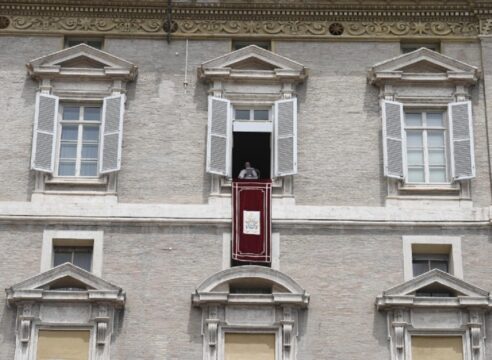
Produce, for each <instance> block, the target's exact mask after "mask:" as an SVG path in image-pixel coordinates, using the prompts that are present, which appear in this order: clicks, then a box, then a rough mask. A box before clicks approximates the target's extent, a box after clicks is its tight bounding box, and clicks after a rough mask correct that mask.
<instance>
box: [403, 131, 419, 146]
mask: <svg viewBox="0 0 492 360" xmlns="http://www.w3.org/2000/svg"><path fill="white" fill-rule="evenodd" d="M422 144H423V142H422V131H420V130H407V146H408V147H409V148H410V147H414V148H421V147H422Z"/></svg>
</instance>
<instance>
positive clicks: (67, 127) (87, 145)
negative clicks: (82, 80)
mask: <svg viewBox="0 0 492 360" xmlns="http://www.w3.org/2000/svg"><path fill="white" fill-rule="evenodd" d="M100 123H101V107H100V106H75V105H70V104H68V105H64V106H63V109H62V119H61V136H60V148H59V156H58V176H97V161H98V157H99V137H100V134H99V127H100Z"/></svg>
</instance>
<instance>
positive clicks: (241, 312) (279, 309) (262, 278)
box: [192, 266, 309, 360]
mask: <svg viewBox="0 0 492 360" xmlns="http://www.w3.org/2000/svg"><path fill="white" fill-rule="evenodd" d="M192 302H193V305H194V306H197V307H200V308H201V309H202V314H203V316H202V324H201V326H202V329H203V330H202V334H203V359H204V360H227V359H265V360H295V359H297V336H298V333H299V327H300V326H302V325H301V321H300V316H302V313H303V312H304V311H305V308H306V307H307V306H308V303H309V295H308V294H307V293H306V292H305V290H303V289H302V288H301V287H300V286H299V285H298V284H297V283H296V282H295V281H294V280H292V279H291V278H290V277H288V276H287V275H285V274H283V273H281V272H278V271H275V270H272V269H269V268H265V267H261V266H241V267H236V268H231V269H228V270H224V271H221V272H219V273H217V274H214V275H212V276H211V277H209V278H208V279H206V280H205V281H204V282H203V283H202V284H200V285H199V286H198V287H197V289H196V291H195V293H194V294H193V295H192ZM197 325H198V324H197Z"/></svg>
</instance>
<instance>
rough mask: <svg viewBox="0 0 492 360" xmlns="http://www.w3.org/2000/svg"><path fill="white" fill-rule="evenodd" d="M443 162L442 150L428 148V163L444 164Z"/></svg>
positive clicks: (444, 160)
mask: <svg viewBox="0 0 492 360" xmlns="http://www.w3.org/2000/svg"><path fill="white" fill-rule="evenodd" d="M445 162H446V159H445V157H444V150H429V165H441V166H444V165H445Z"/></svg>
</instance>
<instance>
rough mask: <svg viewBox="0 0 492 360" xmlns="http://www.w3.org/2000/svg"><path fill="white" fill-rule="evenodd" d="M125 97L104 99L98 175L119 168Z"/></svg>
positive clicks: (120, 95)
mask: <svg viewBox="0 0 492 360" xmlns="http://www.w3.org/2000/svg"><path fill="white" fill-rule="evenodd" d="M124 112H125V95H123V94H119V95H114V96H108V97H106V98H104V102H103V110H102V122H101V134H102V136H101V145H100V150H99V173H101V174H106V173H110V172H113V171H119V170H120V168H121V143H122V140H123V116H124Z"/></svg>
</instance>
